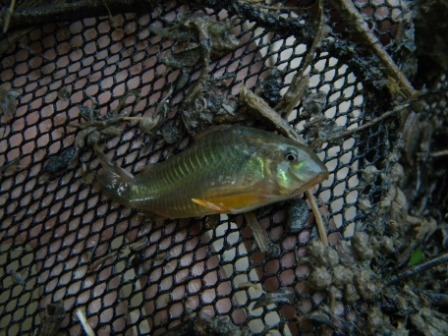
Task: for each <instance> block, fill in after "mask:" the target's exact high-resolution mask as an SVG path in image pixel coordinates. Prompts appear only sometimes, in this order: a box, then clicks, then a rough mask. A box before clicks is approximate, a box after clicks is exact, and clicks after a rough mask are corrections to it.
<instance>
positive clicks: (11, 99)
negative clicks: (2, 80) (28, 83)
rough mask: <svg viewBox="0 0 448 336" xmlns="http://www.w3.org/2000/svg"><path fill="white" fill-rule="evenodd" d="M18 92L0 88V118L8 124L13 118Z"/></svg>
mask: <svg viewBox="0 0 448 336" xmlns="http://www.w3.org/2000/svg"><path fill="white" fill-rule="evenodd" d="M19 97H20V92H18V91H15V90H10V89H6V88H5V87H1V86H0V118H1V119H2V121H3V122H5V123H8V122H10V121H11V119H12V118H13V117H14V116H15V114H16V110H17V104H18V98H19Z"/></svg>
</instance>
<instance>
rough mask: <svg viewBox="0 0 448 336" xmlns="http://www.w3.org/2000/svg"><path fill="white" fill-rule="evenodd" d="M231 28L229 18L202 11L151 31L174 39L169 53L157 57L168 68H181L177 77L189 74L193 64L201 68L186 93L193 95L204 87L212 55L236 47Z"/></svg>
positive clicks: (235, 39) (237, 42) (226, 51)
mask: <svg viewBox="0 0 448 336" xmlns="http://www.w3.org/2000/svg"><path fill="white" fill-rule="evenodd" d="M231 28H232V27H231V25H230V22H223V21H217V20H215V19H214V18H212V17H209V16H205V15H202V14H195V15H192V16H189V17H188V18H182V19H179V20H177V21H176V22H175V23H173V24H172V25H171V26H170V27H167V28H156V27H152V28H151V30H152V32H153V33H155V34H158V35H160V36H162V37H165V38H168V39H171V40H173V41H174V45H173V47H172V49H171V50H172V51H171V56H170V57H166V56H163V57H162V59H161V61H162V62H164V63H165V64H166V65H168V66H170V67H171V68H174V69H179V70H181V72H182V76H181V79H182V78H185V77H186V76H189V75H191V73H192V71H193V70H194V68H195V67H196V66H199V67H200V68H201V72H200V75H199V78H198V80H197V81H196V83H195V84H194V85H193V87H192V88H191V90H190V92H189V97H193V99H194V98H195V97H196V96H197V95H198V92H199V93H200V92H202V91H203V90H204V85H205V82H206V81H207V80H208V77H209V72H210V62H211V61H212V59H216V58H218V57H221V56H223V55H225V54H227V53H229V52H231V51H232V50H234V49H235V48H237V47H238V45H239V40H238V39H237V38H236V36H235V35H233V34H232V32H231ZM184 82H185V81H184V80H181V81H180V83H184ZM178 88H180V86H179V84H178ZM189 97H188V96H187V97H186V98H185V100H186V101H187V102H188V101H190V100H192V98H189Z"/></svg>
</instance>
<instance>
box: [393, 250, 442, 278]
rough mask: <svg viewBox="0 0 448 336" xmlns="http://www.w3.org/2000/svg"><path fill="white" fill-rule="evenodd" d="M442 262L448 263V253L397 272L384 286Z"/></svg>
mask: <svg viewBox="0 0 448 336" xmlns="http://www.w3.org/2000/svg"><path fill="white" fill-rule="evenodd" d="M443 264H448V253H445V254H442V255H441V256H439V257H436V258H434V259H432V260H429V261H427V262H425V263H423V264H420V265H417V266H415V267H413V268H411V269H409V270H407V271H404V272H403V273H400V274H398V275H397V276H396V277H395V278H393V279H392V280H390V281H389V282H388V283H387V284H386V286H390V285H396V284H398V283H400V282H401V281H402V280H404V279H407V278H410V277H413V276H414V275H417V274H419V273H423V272H425V271H427V270H429V269H431V268H433V267H436V266H440V265H443Z"/></svg>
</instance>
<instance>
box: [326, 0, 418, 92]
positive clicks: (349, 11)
mask: <svg viewBox="0 0 448 336" xmlns="http://www.w3.org/2000/svg"><path fill="white" fill-rule="evenodd" d="M332 3H333V4H334V5H335V6H336V7H337V8H338V11H339V13H340V14H341V15H343V21H345V22H347V24H348V25H349V26H350V28H351V29H352V30H354V33H356V34H357V35H358V36H359V37H360V38H361V39H362V40H363V41H364V42H365V43H366V44H367V46H368V47H369V48H370V49H371V50H372V52H373V53H374V54H375V55H376V56H377V57H378V59H379V60H380V61H381V63H382V64H383V66H384V70H385V72H386V73H387V75H388V76H389V77H391V78H393V79H394V80H395V81H396V82H397V84H398V85H399V87H401V89H402V91H403V93H404V94H405V96H406V97H408V98H412V97H414V96H416V95H417V91H416V90H415V89H414V88H413V86H412V84H411V83H410V82H409V80H408V79H407V78H406V76H405V75H404V74H403V72H401V70H400V69H399V68H398V66H397V65H396V64H395V62H394V60H393V59H392V58H391V57H390V56H389V54H388V53H387V52H386V51H385V50H384V48H383V47H382V46H381V44H380V43H379V41H378V39H377V38H376V36H375V35H374V34H373V33H372V32H371V31H369V30H368V29H367V25H366V23H365V20H364V18H363V17H362V15H361V14H360V13H359V11H358V10H357V9H356V7H355V6H354V4H353V2H352V0H336V1H334V2H332Z"/></svg>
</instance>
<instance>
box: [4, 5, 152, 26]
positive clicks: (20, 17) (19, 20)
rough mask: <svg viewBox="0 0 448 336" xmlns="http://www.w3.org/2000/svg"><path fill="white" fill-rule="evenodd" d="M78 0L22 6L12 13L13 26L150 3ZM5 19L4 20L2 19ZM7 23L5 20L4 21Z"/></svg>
mask: <svg viewBox="0 0 448 336" xmlns="http://www.w3.org/2000/svg"><path fill="white" fill-rule="evenodd" d="M107 4H108V6H107V7H106V6H105V5H104V0H78V1H73V2H66V3H58V4H48V3H47V4H42V5H39V6H32V7H31V6H27V7H25V6H23V5H22V6H20V7H19V8H16V10H15V11H14V13H12V14H11V18H10V20H11V22H10V27H11V28H17V27H24V26H34V25H38V24H41V23H46V22H56V21H65V20H71V21H73V20H76V19H80V18H84V17H87V16H95V15H103V14H105V15H108V14H109V11H117V12H126V11H137V10H138V9H139V8H148V7H149V3H148V2H145V1H137V0H108V1H107ZM0 21H3V20H0ZM4 21H6V18H5V20H4ZM3 24H5V22H3Z"/></svg>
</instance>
